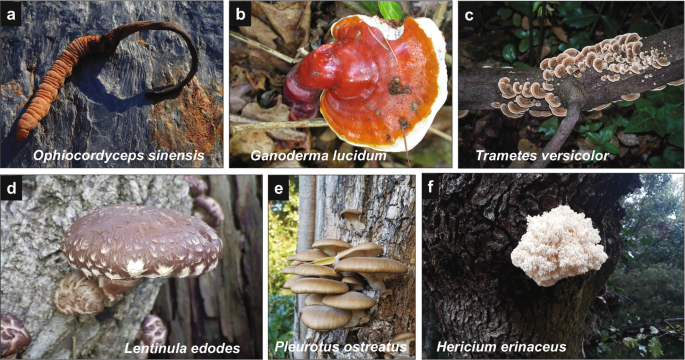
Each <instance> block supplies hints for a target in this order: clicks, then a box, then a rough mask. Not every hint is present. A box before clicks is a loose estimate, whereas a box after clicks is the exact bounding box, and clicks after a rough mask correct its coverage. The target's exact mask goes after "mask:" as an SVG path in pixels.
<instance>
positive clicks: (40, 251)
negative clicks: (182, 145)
mask: <svg viewBox="0 0 685 360" xmlns="http://www.w3.org/2000/svg"><path fill="white" fill-rule="evenodd" d="M187 194H188V185H187V184H186V183H185V182H184V181H182V180H180V179H176V178H175V177H174V176H25V177H24V182H23V201H2V202H1V206H2V210H1V211H0V220H1V221H0V223H1V224H2V242H1V243H2V252H1V253H2V264H1V265H0V267H1V268H2V275H1V277H0V279H1V280H2V284H1V289H2V303H1V304H0V306H1V308H0V313H3V314H4V313H6V312H11V313H13V314H15V315H16V316H17V317H19V319H21V321H23V323H24V325H25V326H26V328H27V329H28V331H29V332H30V333H31V337H32V338H33V340H32V342H31V345H30V346H29V347H28V348H27V349H26V350H25V351H24V353H23V354H22V357H24V358H71V357H72V356H74V358H94V359H97V358H100V359H104V358H112V357H116V358H131V357H134V354H125V353H124V350H125V347H126V343H130V347H132V346H133V345H134V344H137V342H134V340H135V338H136V336H137V333H138V330H139V329H140V325H141V323H142V321H143V318H144V317H145V316H146V315H147V314H148V313H150V310H151V309H152V306H153V304H154V302H155V298H156V296H157V292H158V290H159V288H160V286H162V284H163V283H164V282H166V280H165V279H144V280H143V281H141V282H140V284H138V285H137V286H136V287H135V288H133V289H131V290H129V291H128V292H127V293H125V294H124V295H123V296H121V297H119V298H117V299H116V300H114V301H113V302H110V301H108V302H107V303H106V304H105V306H106V307H105V311H104V312H102V313H101V314H99V315H97V316H85V315H82V316H80V317H76V316H64V315H62V314H61V313H59V312H57V311H56V310H55V309H54V306H53V302H52V293H53V292H54V290H55V288H56V287H57V283H58V282H59V281H60V280H61V279H62V278H63V277H64V276H65V275H66V273H67V272H68V271H69V270H71V267H70V266H69V264H67V262H66V261H65V260H64V259H63V258H62V255H61V252H60V251H59V246H60V242H61V238H62V235H63V233H64V231H66V229H67V228H69V226H70V225H71V224H72V223H73V222H74V221H76V220H77V219H78V218H80V217H81V216H83V215H85V214H87V213H89V212H90V211H93V210H95V209H97V208H100V207H103V206H107V205H112V204H119V203H129V204H136V205H152V206H159V207H163V208H167V209H173V210H177V211H181V212H184V213H190V209H191V207H192V202H191V199H190V197H188V196H187ZM73 337H75V338H76V341H75V344H76V345H75V353H74V354H72V338H73ZM130 347H129V349H130Z"/></svg>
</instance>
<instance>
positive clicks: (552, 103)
mask: <svg viewBox="0 0 685 360" xmlns="http://www.w3.org/2000/svg"><path fill="white" fill-rule="evenodd" d="M545 100H546V101H547V103H548V104H549V107H551V108H552V107H559V106H561V103H560V102H559V98H558V97H556V96H554V94H552V93H549V94H547V95H545Z"/></svg>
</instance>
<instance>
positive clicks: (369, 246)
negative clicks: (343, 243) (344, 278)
mask: <svg viewBox="0 0 685 360" xmlns="http://www.w3.org/2000/svg"><path fill="white" fill-rule="evenodd" d="M382 253H383V248H382V247H380V246H378V245H376V244H374V243H372V242H365V243H361V244H359V245H357V246H354V247H352V248H349V249H347V250H345V251H341V252H339V253H338V255H337V258H338V259H340V260H342V259H346V258H350V257H376V256H378V255H380V254H382Z"/></svg>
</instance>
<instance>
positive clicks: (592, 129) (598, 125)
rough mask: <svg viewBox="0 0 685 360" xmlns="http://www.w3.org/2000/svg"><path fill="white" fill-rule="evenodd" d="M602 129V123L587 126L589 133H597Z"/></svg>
mask: <svg viewBox="0 0 685 360" xmlns="http://www.w3.org/2000/svg"><path fill="white" fill-rule="evenodd" d="M601 127H602V123H601V122H597V123H592V124H590V125H588V126H587V130H588V131H597V130H599V128H601Z"/></svg>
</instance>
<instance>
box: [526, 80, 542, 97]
mask: <svg viewBox="0 0 685 360" xmlns="http://www.w3.org/2000/svg"><path fill="white" fill-rule="evenodd" d="M530 92H531V94H533V96H534V97H535V98H536V99H544V98H545V92H544V91H543V90H541V89H540V83H536V82H535V83H533V85H531V86H530Z"/></svg>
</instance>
